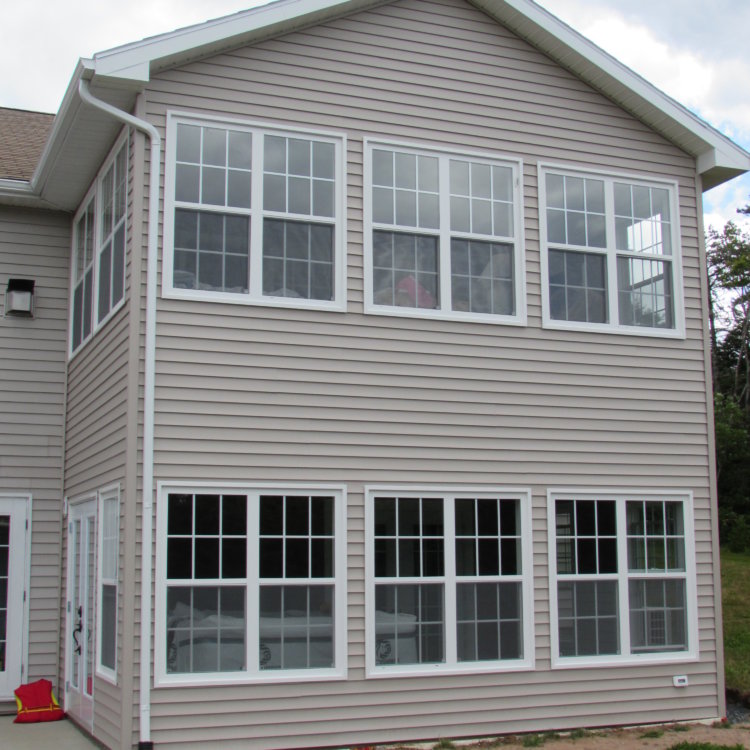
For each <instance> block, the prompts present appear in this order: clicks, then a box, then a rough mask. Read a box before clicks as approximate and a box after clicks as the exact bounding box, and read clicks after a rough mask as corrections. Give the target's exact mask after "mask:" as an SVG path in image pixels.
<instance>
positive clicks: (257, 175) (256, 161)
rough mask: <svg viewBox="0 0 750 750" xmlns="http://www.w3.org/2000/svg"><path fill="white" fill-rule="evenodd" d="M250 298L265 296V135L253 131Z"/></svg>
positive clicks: (249, 265)
mask: <svg viewBox="0 0 750 750" xmlns="http://www.w3.org/2000/svg"><path fill="white" fill-rule="evenodd" d="M249 253H250V262H249V263H248V268H249V269H250V284H249V287H248V288H249V289H250V296H251V297H252V298H253V299H259V298H260V297H262V296H263V134H262V133H259V132H258V131H253V138H252V172H251V175H250V248H249Z"/></svg>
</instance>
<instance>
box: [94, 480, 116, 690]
mask: <svg viewBox="0 0 750 750" xmlns="http://www.w3.org/2000/svg"><path fill="white" fill-rule="evenodd" d="M110 500H114V501H115V502H116V503H117V539H116V542H115V546H116V548H117V575H116V577H115V579H113V580H111V579H107V580H106V581H105V579H104V574H103V571H102V568H103V558H104V554H103V553H104V517H105V514H104V505H105V502H107V501H110ZM96 526H97V529H96V542H97V543H96V612H97V618H96V674H97V676H98V677H102V678H104V679H105V680H107V681H108V682H110V683H112V684H113V685H116V684H117V666H118V664H117V650H118V647H119V638H118V636H119V629H118V621H119V619H120V618H119V612H120V581H119V577H120V528H119V527H120V485H119V484H113V485H110V486H109V487H104V488H103V489H101V490H99V492H98V493H97V507H96ZM105 583H109V584H110V585H114V586H115V602H116V605H115V666H114V669H110V668H109V667H107V666H105V665H103V664H102V611H103V610H102V599H103V596H102V586H103V585H104V584H105Z"/></svg>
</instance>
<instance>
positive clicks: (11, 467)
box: [0, 207, 70, 690]
mask: <svg viewBox="0 0 750 750" xmlns="http://www.w3.org/2000/svg"><path fill="white" fill-rule="evenodd" d="M69 252H70V219H69V217H68V216H67V215H66V214H62V213H54V212H47V211H31V210H25V209H14V208H9V207H0V290H2V292H4V291H5V289H6V287H7V282H8V279H9V278H26V279H34V281H35V286H34V298H35V300H34V304H35V311H34V312H35V315H34V318H33V319H31V320H29V319H24V318H14V317H11V316H5V317H3V316H2V315H1V314H0V352H2V355H1V357H0V358H1V359H2V367H0V492H7V493H15V492H18V493H21V494H29V495H31V497H32V519H31V521H32V523H31V590H30V601H29V622H28V623H27V628H28V634H29V661H28V670H27V677H28V679H29V681H31V680H36V679H39V678H40V677H45V678H47V679H50V680H52V681H53V683H54V684H55V689H56V690H57V689H58V685H57V676H56V675H57V665H58V642H59V633H60V610H59V607H60V604H59V602H60V583H59V571H60V533H61V525H62V521H61V513H62V434H63V403H64V391H65V341H66V324H65V321H66V320H67V315H68V255H69ZM3 302H4V300H3Z"/></svg>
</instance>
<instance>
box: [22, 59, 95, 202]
mask: <svg viewBox="0 0 750 750" xmlns="http://www.w3.org/2000/svg"><path fill="white" fill-rule="evenodd" d="M92 69H93V61H92V60H88V59H86V58H81V59H80V60H79V61H78V65H76V69H75V71H74V72H73V75H72V77H71V79H70V83H69V84H68V88H67V89H66V91H65V96H64V97H63V100H62V104H61V105H60V109H59V110H58V112H57V115H56V116H55V119H54V120H53V122H52V129H51V130H50V133H49V135H48V136H47V142H46V143H45V144H44V149H43V150H42V155H41V156H40V157H39V162H38V163H37V166H36V169H35V170H34V174H33V175H32V177H31V187H32V189H33V191H34V192H35V193H37V194H41V191H42V190H43V189H44V184H45V182H46V180H47V177H48V176H49V172H50V170H51V169H52V167H53V166H54V163H55V160H56V158H57V155H58V153H59V151H60V149H61V148H62V146H63V145H64V143H65V140H66V138H67V133H68V129H69V128H70V122H72V118H73V117H74V116H75V113H76V112H77V111H78V107H79V106H80V101H81V100H80V98H79V96H78V81H80V80H81V78H82V77H83V76H84V75H86V74H87V71H91V70H92ZM89 75H90V74H89Z"/></svg>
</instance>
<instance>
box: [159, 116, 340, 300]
mask: <svg viewBox="0 0 750 750" xmlns="http://www.w3.org/2000/svg"><path fill="white" fill-rule="evenodd" d="M179 124H188V125H197V126H201V125H202V126H209V127H210V126H214V127H220V126H226V127H231V128H235V129H241V130H244V131H246V132H250V133H252V135H253V142H252V149H253V151H252V159H253V161H252V177H251V180H252V185H251V190H252V195H253V199H254V201H253V206H252V208H250V209H225V211H224V212H225V213H226V212H227V211H229V212H231V211H236V212H237V213H241V214H243V215H247V216H250V217H251V229H250V231H251V237H250V241H249V244H248V248H249V271H250V289H249V290H248V292H247V293H234V292H212V291H207V290H202V289H179V288H175V287H174V286H173V275H174V274H173V272H174V212H175V208H176V203H177V202H176V201H175V197H174V196H175V178H176V158H177V149H176V144H177V138H176V136H177V126H178V125H179ZM266 133H268V134H271V135H279V136H289V137H292V138H293V137H305V138H312V139H316V140H322V141H326V142H329V143H332V144H333V146H334V153H335V156H334V158H335V161H336V167H335V170H334V174H335V178H334V179H335V185H334V205H335V211H336V216H335V217H334V220H333V222H328V223H330V224H331V225H332V226H333V227H334V252H333V257H334V278H333V296H334V298H333V300H330V301H328V300H313V299H296V298H292V297H268V296H263V291H262V283H263V281H262V279H263V276H262V273H263V270H262V265H263V246H262V227H263V206H262V203H261V201H262V196H263V190H262V182H263V138H262V136H263V135H264V134H266ZM166 143H167V147H166V156H165V168H164V169H165V176H164V231H163V234H164V252H163V254H162V284H161V293H162V297H164V298H165V299H184V300H198V301H204V302H222V303H225V304H230V305H254V306H263V307H287V308H298V309H302V310H328V311H335V312H346V280H347V250H346V231H347V230H346V213H347V211H346V208H347V201H346V158H347V142H346V135H345V134H344V133H338V132H331V131H325V130H312V129H309V128H299V127H293V126H286V125H284V126H282V125H275V124H272V123H265V122H257V121H253V120H243V119H238V118H227V117H214V116H210V115H203V114H201V115H197V114H193V113H190V112H182V111H169V112H167V132H166ZM256 196H257V197H256ZM200 210H212V209H211V208H210V207H208V208H202V209H200ZM214 210H217V211H218V212H219V213H221V208H220V207H216V209H214ZM307 221H310V222H312V223H315V217H312V216H311V217H309V219H307Z"/></svg>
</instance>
